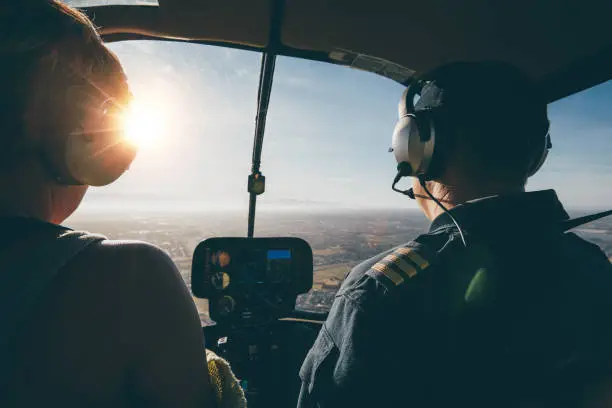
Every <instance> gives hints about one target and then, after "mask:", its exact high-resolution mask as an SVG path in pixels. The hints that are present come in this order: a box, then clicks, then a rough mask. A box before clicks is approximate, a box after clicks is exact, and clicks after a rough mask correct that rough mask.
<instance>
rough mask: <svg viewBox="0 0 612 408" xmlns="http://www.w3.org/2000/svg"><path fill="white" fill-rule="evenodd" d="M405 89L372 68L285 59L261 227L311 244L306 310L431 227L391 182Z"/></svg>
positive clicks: (277, 84) (276, 92) (320, 305)
mask: <svg viewBox="0 0 612 408" xmlns="http://www.w3.org/2000/svg"><path fill="white" fill-rule="evenodd" d="M403 90H404V88H403V86H401V85H399V84H397V83H395V82H393V81H391V80H389V79H387V78H383V77H380V76H377V75H374V74H371V73H368V72H364V71H358V70H354V69H348V68H346V67H340V66H335V65H330V64H326V63H321V62H313V61H305V60H299V59H294V58H287V57H280V58H278V60H277V64H276V73H275V76H274V86H273V88H272V96H271V101H270V109H269V113H268V121H267V126H266V136H265V141H264V149H263V155H262V172H263V173H264V175H266V177H267V179H266V180H267V189H266V193H265V194H264V195H263V196H262V197H261V199H260V201H259V203H258V209H257V219H256V223H255V233H256V235H269V236H274V235H276V236H278V235H292V236H298V237H301V238H304V239H306V240H307V241H308V242H309V243H310V245H311V246H312V248H313V251H314V263H315V273H314V285H313V289H312V291H311V292H310V293H309V294H306V295H303V296H301V297H300V298H299V299H298V308H299V309H302V310H307V311H311V312H326V311H328V310H329V307H330V306H331V303H332V301H333V299H334V295H335V294H336V292H337V290H338V288H339V285H340V283H341V282H342V280H343V279H344V277H345V275H346V274H347V273H348V272H349V271H350V270H351V268H353V267H354V266H355V265H357V264H358V263H360V262H362V261H364V260H366V259H368V258H370V257H372V256H374V255H376V254H378V253H380V252H382V251H384V250H387V249H390V248H392V247H394V246H396V245H398V244H401V243H402V242H407V241H409V240H411V239H412V238H414V237H416V236H417V235H418V234H419V233H421V232H423V231H424V230H425V228H426V226H427V221H426V219H425V217H424V216H423V215H422V214H421V213H420V212H418V211H417V210H416V205H415V204H414V203H413V202H411V201H410V200H408V199H406V197H403V196H401V195H399V194H397V193H395V192H393V191H392V190H391V188H390V187H391V182H392V181H393V177H394V176H395V174H396V171H397V170H396V163H395V159H394V157H393V154H392V153H389V152H388V149H389V146H390V145H391V135H392V132H393V128H394V126H395V123H396V121H397V104H398V102H399V99H400V96H401V95H402V92H403Z"/></svg>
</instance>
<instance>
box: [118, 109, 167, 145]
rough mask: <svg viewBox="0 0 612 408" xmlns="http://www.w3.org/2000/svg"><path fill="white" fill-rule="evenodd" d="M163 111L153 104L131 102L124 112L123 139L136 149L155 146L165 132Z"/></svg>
mask: <svg viewBox="0 0 612 408" xmlns="http://www.w3.org/2000/svg"><path fill="white" fill-rule="evenodd" d="M164 113H165V112H164V111H163V109H161V108H160V107H159V106H156V105H155V104H153V103H148V102H144V101H142V100H140V99H135V100H134V101H132V103H131V104H130V106H129V107H128V109H127V110H126V112H125V116H124V119H123V120H124V131H125V138H126V140H128V141H129V142H130V143H132V144H134V145H135V146H136V147H138V148H141V149H143V148H149V147H153V146H154V145H156V144H157V143H158V142H159V140H160V139H161V137H163V134H164V131H165V123H164V117H165V116H164Z"/></svg>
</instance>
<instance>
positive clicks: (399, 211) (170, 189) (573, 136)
mask: <svg viewBox="0 0 612 408" xmlns="http://www.w3.org/2000/svg"><path fill="white" fill-rule="evenodd" d="M110 48H112V49H113V51H115V52H116V53H117V55H118V56H119V58H120V59H121V61H122V63H123V64H124V66H125V69H126V72H127V74H128V77H129V80H130V84H131V86H132V89H133V93H134V94H135V97H136V99H137V100H139V101H142V107H143V109H146V110H148V111H149V112H153V113H154V115H149V119H148V120H149V122H148V123H147V126H146V128H147V129H148V133H147V134H146V135H144V136H147V137H145V138H144V140H143V144H142V150H141V152H140V153H139V155H138V157H137V159H136V161H135V162H134V164H133V165H132V167H131V169H130V170H129V172H128V173H127V174H126V175H124V176H123V177H122V178H121V179H120V180H119V181H118V182H116V183H114V184H112V185H110V186H107V187H103V188H92V189H90V192H89V193H88V195H87V197H86V198H85V200H84V202H83V204H82V206H81V207H80V208H79V210H78V211H77V212H76V213H75V214H74V216H73V217H71V219H70V220H68V222H67V225H68V226H71V227H73V228H77V229H85V230H90V231H94V232H99V233H103V234H106V235H107V236H109V237H110V238H114V239H137V240H142V241H148V242H151V243H153V244H156V245H158V246H159V247H161V248H163V249H164V250H166V251H167V252H168V253H169V254H170V256H171V257H172V258H173V260H174V261H175V263H176V264H177V266H178V268H179V270H180V272H181V274H182V275H183V277H184V278H185V281H186V283H187V284H189V280H190V279H189V276H190V273H191V257H192V254H193V250H194V249H195V246H196V245H197V244H198V242H200V241H201V240H203V239H205V238H208V237H212V236H246V231H247V214H248V194H247V192H246V182H247V176H248V174H249V173H250V167H251V166H250V161H251V153H252V146H253V134H254V123H255V114H256V99H257V89H258V79H259V78H258V76H259V71H260V60H261V54H258V53H255V52H250V51H242V50H235V49H229V48H220V47H213V46H205V45H197V44H186V43H180V42H163V41H125V42H120V43H113V44H111V45H110ZM402 91H403V87H402V86H401V85H399V84H397V83H395V82H393V81H391V80H389V79H386V78H382V77H379V76H376V75H374V74H371V73H367V72H364V71H358V70H351V69H348V68H345V67H339V66H334V65H329V64H325V63H320V62H312V61H306V60H299V59H293V58H288V57H279V58H278V59H277V64H276V72H275V76H274V85H273V88H272V95H271V102H270V108H269V113H268V118H267V126H266V134H265V138H264V149H263V155H262V167H261V170H262V172H263V174H264V175H265V176H266V179H267V186H266V193H265V194H264V195H262V196H260V198H259V199H258V202H257V217H256V221H255V235H256V236H297V237H301V238H304V239H306V240H307V241H308V242H309V243H310V245H311V246H312V247H313V250H314V261H315V275H314V287H313V290H312V291H311V292H310V293H308V294H306V295H303V296H301V297H300V299H299V301H298V308H299V309H302V310H308V311H313V312H326V311H328V310H329V307H330V305H331V302H332V301H333V298H334V295H335V293H336V291H337V290H338V287H339V285H340V283H341V282H342V280H343V279H344V276H345V275H346V274H347V273H348V272H349V271H350V270H351V268H352V267H354V266H355V265H357V264H358V263H360V262H362V261H364V260H366V259H367V258H369V257H371V256H374V255H376V254H378V253H380V252H382V251H384V250H387V249H390V248H392V247H394V246H396V245H400V244H402V243H404V242H407V241H409V240H411V239H413V238H414V237H416V236H417V235H418V234H420V233H422V232H423V231H425V230H426V228H427V226H428V221H427V220H426V219H425V217H424V216H423V215H422V214H421V213H420V212H419V211H418V209H417V207H416V205H415V204H414V202H412V201H410V200H408V199H406V198H405V197H403V196H401V195H399V194H397V193H394V192H393V191H391V189H390V184H391V181H392V180H393V177H394V175H395V171H396V169H395V163H394V159H393V156H392V154H390V153H388V151H387V150H388V147H389V145H390V139H391V133H392V130H393V127H394V125H395V121H396V115H397V102H398V100H399V98H400V96H401V93H402ZM611 96H612V83H611V82H608V83H606V84H602V85H599V86H597V87H595V88H592V89H590V90H586V91H584V92H582V93H580V94H578V95H574V96H572V97H569V98H566V99H564V100H561V101H558V102H556V103H553V104H551V106H550V109H549V111H550V117H551V122H552V128H551V134H552V140H553V145H554V147H553V149H552V151H551V154H550V156H549V160H548V162H547V163H546V165H545V166H544V167H543V169H542V171H541V172H540V173H538V175H536V176H535V177H534V178H533V180H532V181H530V183H529V189H531V190H535V189H540V188H555V189H556V190H557V191H558V193H559V195H560V197H561V199H562V201H563V202H564V204H566V206H567V207H568V208H569V209H570V210H571V211H570V212H572V214H576V215H578V214H582V213H584V212H588V211H591V212H592V211H594V210H596V209H599V208H603V207H606V206H610V204H611V203H612V192H611V191H610V189H609V188H607V187H606V186H610V185H612V167H611V166H612V165H611V164H610V161H609V159H608V155H607V154H606V152H609V151H611V149H612V137H610V136H612V135H611V134H610V133H611V129H612V119H611V118H610V117H609V115H607V113H606V112H607V111H606V105H605V101H609V100H610V97H611ZM585 140H588V143H585ZM579 232H580V233H581V234H585V235H588V236H587V238H588V239H591V240H593V241H595V242H596V243H598V244H599V245H601V246H602V247H603V248H604V250H606V251H607V253H608V255H609V256H612V222H611V221H606V220H602V221H599V222H596V223H593V224H590V225H589V226H588V228H586V227H585V228H582V229H581V230H580V231H579ZM196 304H197V306H198V309H199V311H200V315H201V317H202V321H203V322H204V323H208V315H207V311H208V309H207V303H206V302H205V301H203V300H200V299H196Z"/></svg>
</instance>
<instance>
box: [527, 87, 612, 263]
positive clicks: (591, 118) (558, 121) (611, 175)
mask: <svg viewBox="0 0 612 408" xmlns="http://www.w3.org/2000/svg"><path fill="white" fill-rule="evenodd" d="M611 100H612V81H608V82H605V83H603V84H600V85H597V86H595V87H593V88H590V89H587V90H584V91H582V92H579V93H577V94H574V95H571V96H568V97H567V98H564V99H561V100H559V101H557V102H554V103H552V104H550V105H549V107H548V115H549V118H550V123H551V129H550V133H551V138H552V144H553V148H552V149H551V151H550V154H549V156H548V159H547V162H546V164H545V165H544V167H543V168H542V170H541V171H540V172H539V173H538V174H536V175H535V176H534V177H533V179H532V180H530V182H529V184H528V187H529V189H530V190H537V189H542V188H554V189H555V190H556V191H557V194H558V195H559V198H560V199H561V202H562V203H563V204H564V205H565V207H566V209H567V210H568V212H569V213H570V215H571V216H580V215H585V214H587V213H594V212H597V211H603V210H609V209H612V189H611V188H610V186H612V160H610V157H611V155H610V152H612V116H611V115H610V101H611ZM576 232H577V233H578V234H580V235H581V236H583V237H584V238H586V239H588V240H589V241H591V242H594V243H596V244H598V245H599V246H600V247H601V248H602V249H603V250H604V251H605V252H606V253H607V255H608V257H610V259H611V261H612V217H607V218H604V219H601V220H599V221H595V222H593V223H589V224H587V225H585V226H584V227H580V228H578V229H577V230H576Z"/></svg>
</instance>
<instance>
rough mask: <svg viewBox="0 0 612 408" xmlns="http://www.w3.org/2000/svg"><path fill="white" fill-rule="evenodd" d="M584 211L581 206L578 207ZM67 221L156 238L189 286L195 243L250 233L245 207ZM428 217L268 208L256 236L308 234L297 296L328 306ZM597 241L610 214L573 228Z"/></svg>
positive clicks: (606, 238) (611, 247)
mask: <svg viewBox="0 0 612 408" xmlns="http://www.w3.org/2000/svg"><path fill="white" fill-rule="evenodd" d="M572 215H573V216H580V215H582V213H581V212H575V213H572ZM67 225H68V226H70V227H71V228H74V229H80V230H86V231H91V232H97V233H101V234H104V235H106V236H107V237H109V238H111V239H131V240H140V241H147V242H150V243H153V244H155V245H157V246H159V247H160V248H162V249H163V250H164V251H166V252H167V253H168V254H169V255H170V257H171V258H172V259H173V260H174V262H175V263H176V265H177V267H178V269H179V271H180V273H181V275H182V277H183V279H184V280H185V283H186V284H187V286H190V275H191V261H192V255H193V251H194V249H195V247H196V246H197V244H198V243H199V242H200V241H202V240H204V239H206V238H210V237H215V236H217V237H219V236H245V234H246V225H247V220H246V214H245V213H231V212H227V213H216V214H202V213H184V214H160V215H152V214H140V215H117V214H96V215H92V214H87V215H83V214H81V215H79V214H77V215H75V216H73V217H72V218H71V219H70V220H69V222H68V223H67ZM428 225H429V222H428V221H427V219H426V218H425V217H424V216H423V215H422V214H421V213H420V212H418V211H415V210H403V211H400V210H376V211H373V210H368V211H351V212H311V213H305V212H302V213H300V212H284V213H265V212H262V213H260V214H258V215H257V218H256V228H255V235H256V236H264V237H271V236H292V237H299V238H302V239H305V240H306V241H307V242H308V243H309V244H310V245H311V247H312V249H313V255H314V284H313V288H312V290H311V291H310V292H309V293H307V294H304V295H301V296H300V298H298V306H297V307H298V309H302V310H306V311H310V312H326V311H328V310H329V308H330V306H331V303H332V302H333V298H334V295H335V293H336V291H337V290H338V287H339V285H340V283H341V282H342V280H343V279H344V277H345V276H346V274H347V273H348V272H349V271H350V270H351V268H353V267H354V266H355V265H357V264H358V263H360V262H361V261H363V260H365V259H368V258H370V257H372V256H374V255H376V254H378V253H380V252H382V251H385V250H387V249H390V248H392V247H394V246H396V245H400V244H402V243H404V242H408V241H410V240H411V239H413V238H415V237H416V236H418V235H419V234H421V233H423V232H425V231H426V230H427V228H428ZM575 232H576V233H578V234H579V235H581V236H582V237H584V238H586V239H588V240H589V241H591V242H594V243H595V244H597V245H599V246H600V247H601V248H602V249H603V250H604V252H605V253H606V254H607V256H608V257H609V258H610V260H611V261H612V217H608V218H605V219H601V220H598V221H595V222H593V223H590V224H588V225H586V226H584V227H581V228H578V229H576V230H575ZM194 300H195V302H196V305H197V307H198V311H199V313H200V318H201V321H202V323H203V324H210V323H211V322H210V318H209V317H208V304H207V302H206V300H204V299H197V298H196V299H194Z"/></svg>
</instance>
